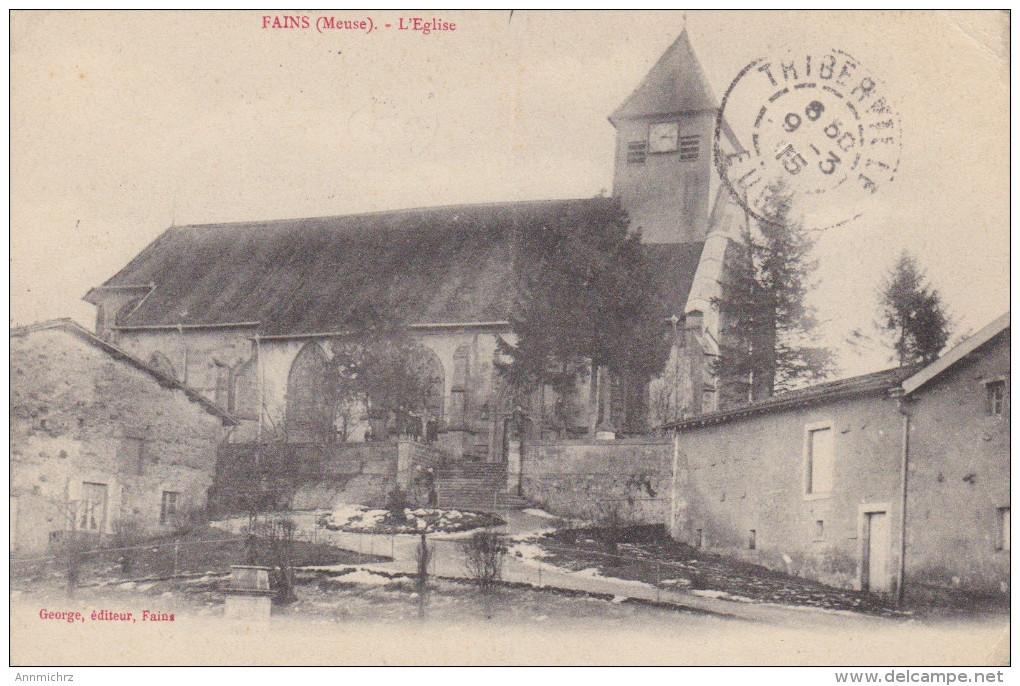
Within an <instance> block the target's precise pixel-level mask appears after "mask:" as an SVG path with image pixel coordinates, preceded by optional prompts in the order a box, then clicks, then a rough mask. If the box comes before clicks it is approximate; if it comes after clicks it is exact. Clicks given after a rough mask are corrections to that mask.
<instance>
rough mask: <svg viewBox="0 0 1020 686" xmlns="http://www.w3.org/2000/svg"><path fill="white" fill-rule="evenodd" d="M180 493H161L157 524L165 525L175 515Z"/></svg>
mask: <svg viewBox="0 0 1020 686" xmlns="http://www.w3.org/2000/svg"><path fill="white" fill-rule="evenodd" d="M180 496H181V494H180V493H177V492H176V491H163V502H162V504H161V505H160V508H159V523H160V524H166V523H167V522H168V521H169V520H171V519H173V518H174V517H175V516H176V515H177V511H178V510H177V507H178V502H179V500H180Z"/></svg>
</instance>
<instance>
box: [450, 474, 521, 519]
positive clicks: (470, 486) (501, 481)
mask: <svg viewBox="0 0 1020 686" xmlns="http://www.w3.org/2000/svg"><path fill="white" fill-rule="evenodd" d="M435 474H436V496H437V499H438V504H439V507H451V508H456V509H461V510H476V511H482V512H493V511H496V512H498V511H502V510H520V509H523V508H525V507H529V506H530V505H531V504H530V503H529V502H528V501H527V500H525V499H524V498H521V497H520V496H518V495H516V494H514V493H509V492H508V491H507V487H506V483H507V480H506V464H503V463H491V462H450V463H447V464H446V465H444V466H442V467H439V468H437V469H436V471H435Z"/></svg>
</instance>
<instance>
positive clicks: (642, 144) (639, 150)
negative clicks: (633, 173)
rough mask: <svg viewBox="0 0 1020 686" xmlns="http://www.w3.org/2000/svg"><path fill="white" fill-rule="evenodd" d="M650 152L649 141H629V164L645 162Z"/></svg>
mask: <svg viewBox="0 0 1020 686" xmlns="http://www.w3.org/2000/svg"><path fill="white" fill-rule="evenodd" d="M647 153H648V141H635V142H634V143H627V164H644V163H645V155H646V154H647Z"/></svg>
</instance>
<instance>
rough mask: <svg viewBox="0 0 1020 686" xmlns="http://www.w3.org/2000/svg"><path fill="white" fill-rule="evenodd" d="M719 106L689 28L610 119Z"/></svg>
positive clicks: (613, 120) (614, 121) (616, 119)
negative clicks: (693, 46) (696, 53)
mask: <svg viewBox="0 0 1020 686" xmlns="http://www.w3.org/2000/svg"><path fill="white" fill-rule="evenodd" d="M718 106H719V104H718V101H717V100H716V99H715V95H714V94H713V93H712V88H711V87H710V86H709V85H708V79H707V78H705V71H704V70H703V69H702V68H701V63H700V62H698V58H697V57H696V56H695V55H694V50H692V49H691V42H690V39H689V38H688V37H687V29H684V30H683V31H682V32H681V33H680V37H679V38H677V39H676V41H674V43H673V45H671V46H669V49H668V50H666V52H665V53H663V55H662V57H660V58H659V61H658V62H656V63H655V66H654V67H652V69H651V70H650V71H649V72H648V74H647V75H646V76H645V78H644V80H642V81H641V85H639V86H638V87H637V88H636V89H635V90H634V92H633V93H631V94H630V97H628V98H627V99H626V100H624V101H623V104H622V105H620V106H619V107H618V108H616V111H615V112H613V113H612V114H611V115H610V116H609V121H611V122H613V124H614V125H615V124H616V122H617V121H618V120H620V119H628V118H630V117H639V116H647V115H652V114H667V113H671V112H692V111H696V110H707V109H715V108H717V107H718Z"/></svg>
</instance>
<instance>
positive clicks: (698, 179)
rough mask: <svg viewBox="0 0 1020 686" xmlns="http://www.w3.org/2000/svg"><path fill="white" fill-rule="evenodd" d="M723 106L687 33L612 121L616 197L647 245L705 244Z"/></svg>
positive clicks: (678, 40)
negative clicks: (720, 107)
mask: <svg viewBox="0 0 1020 686" xmlns="http://www.w3.org/2000/svg"><path fill="white" fill-rule="evenodd" d="M717 111H718V103H717V102H716V100H715V96H714V95H713V94H712V90H711V88H710V87H709V85H708V80H707V79H706V78H705V74H704V71H703V70H702V68H701V64H700V63H699V62H698V59H697V57H695V55H694V52H693V51H692V49H691V44H690V41H689V40H688V37H687V31H686V30H684V31H683V32H682V33H681V34H680V37H679V38H677V39H676V41H675V42H674V43H673V45H671V46H670V47H669V49H668V50H666V52H665V53H664V54H663V55H662V57H660V58H659V61H658V62H656V63H655V66H654V67H652V69H651V71H649V72H648V74H647V75H646V76H645V78H644V80H643V81H642V82H641V84H640V85H639V86H638V87H637V89H635V90H634V92H633V93H631V94H630V96H629V97H628V98H627V99H626V100H625V101H624V103H623V104H622V105H620V106H619V107H618V108H617V109H616V111H615V112H613V114H612V115H610V117H609V121H610V122H611V123H612V124H613V126H614V127H615V128H616V168H615V173H614V175H613V194H614V195H615V196H617V197H618V198H620V200H621V201H622V203H623V206H624V208H625V209H626V210H627V212H628V213H629V214H630V220H631V227H632V228H635V229H636V228H640V229H641V233H642V237H643V240H644V242H645V243H689V242H695V241H703V240H705V237H706V235H707V233H708V230H709V227H708V224H709V212H710V203H711V197H712V194H713V191H714V190H715V189H716V187H717V183H716V179H715V170H714V168H713V164H712V140H713V132H714V129H715V120H716V113H717Z"/></svg>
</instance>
